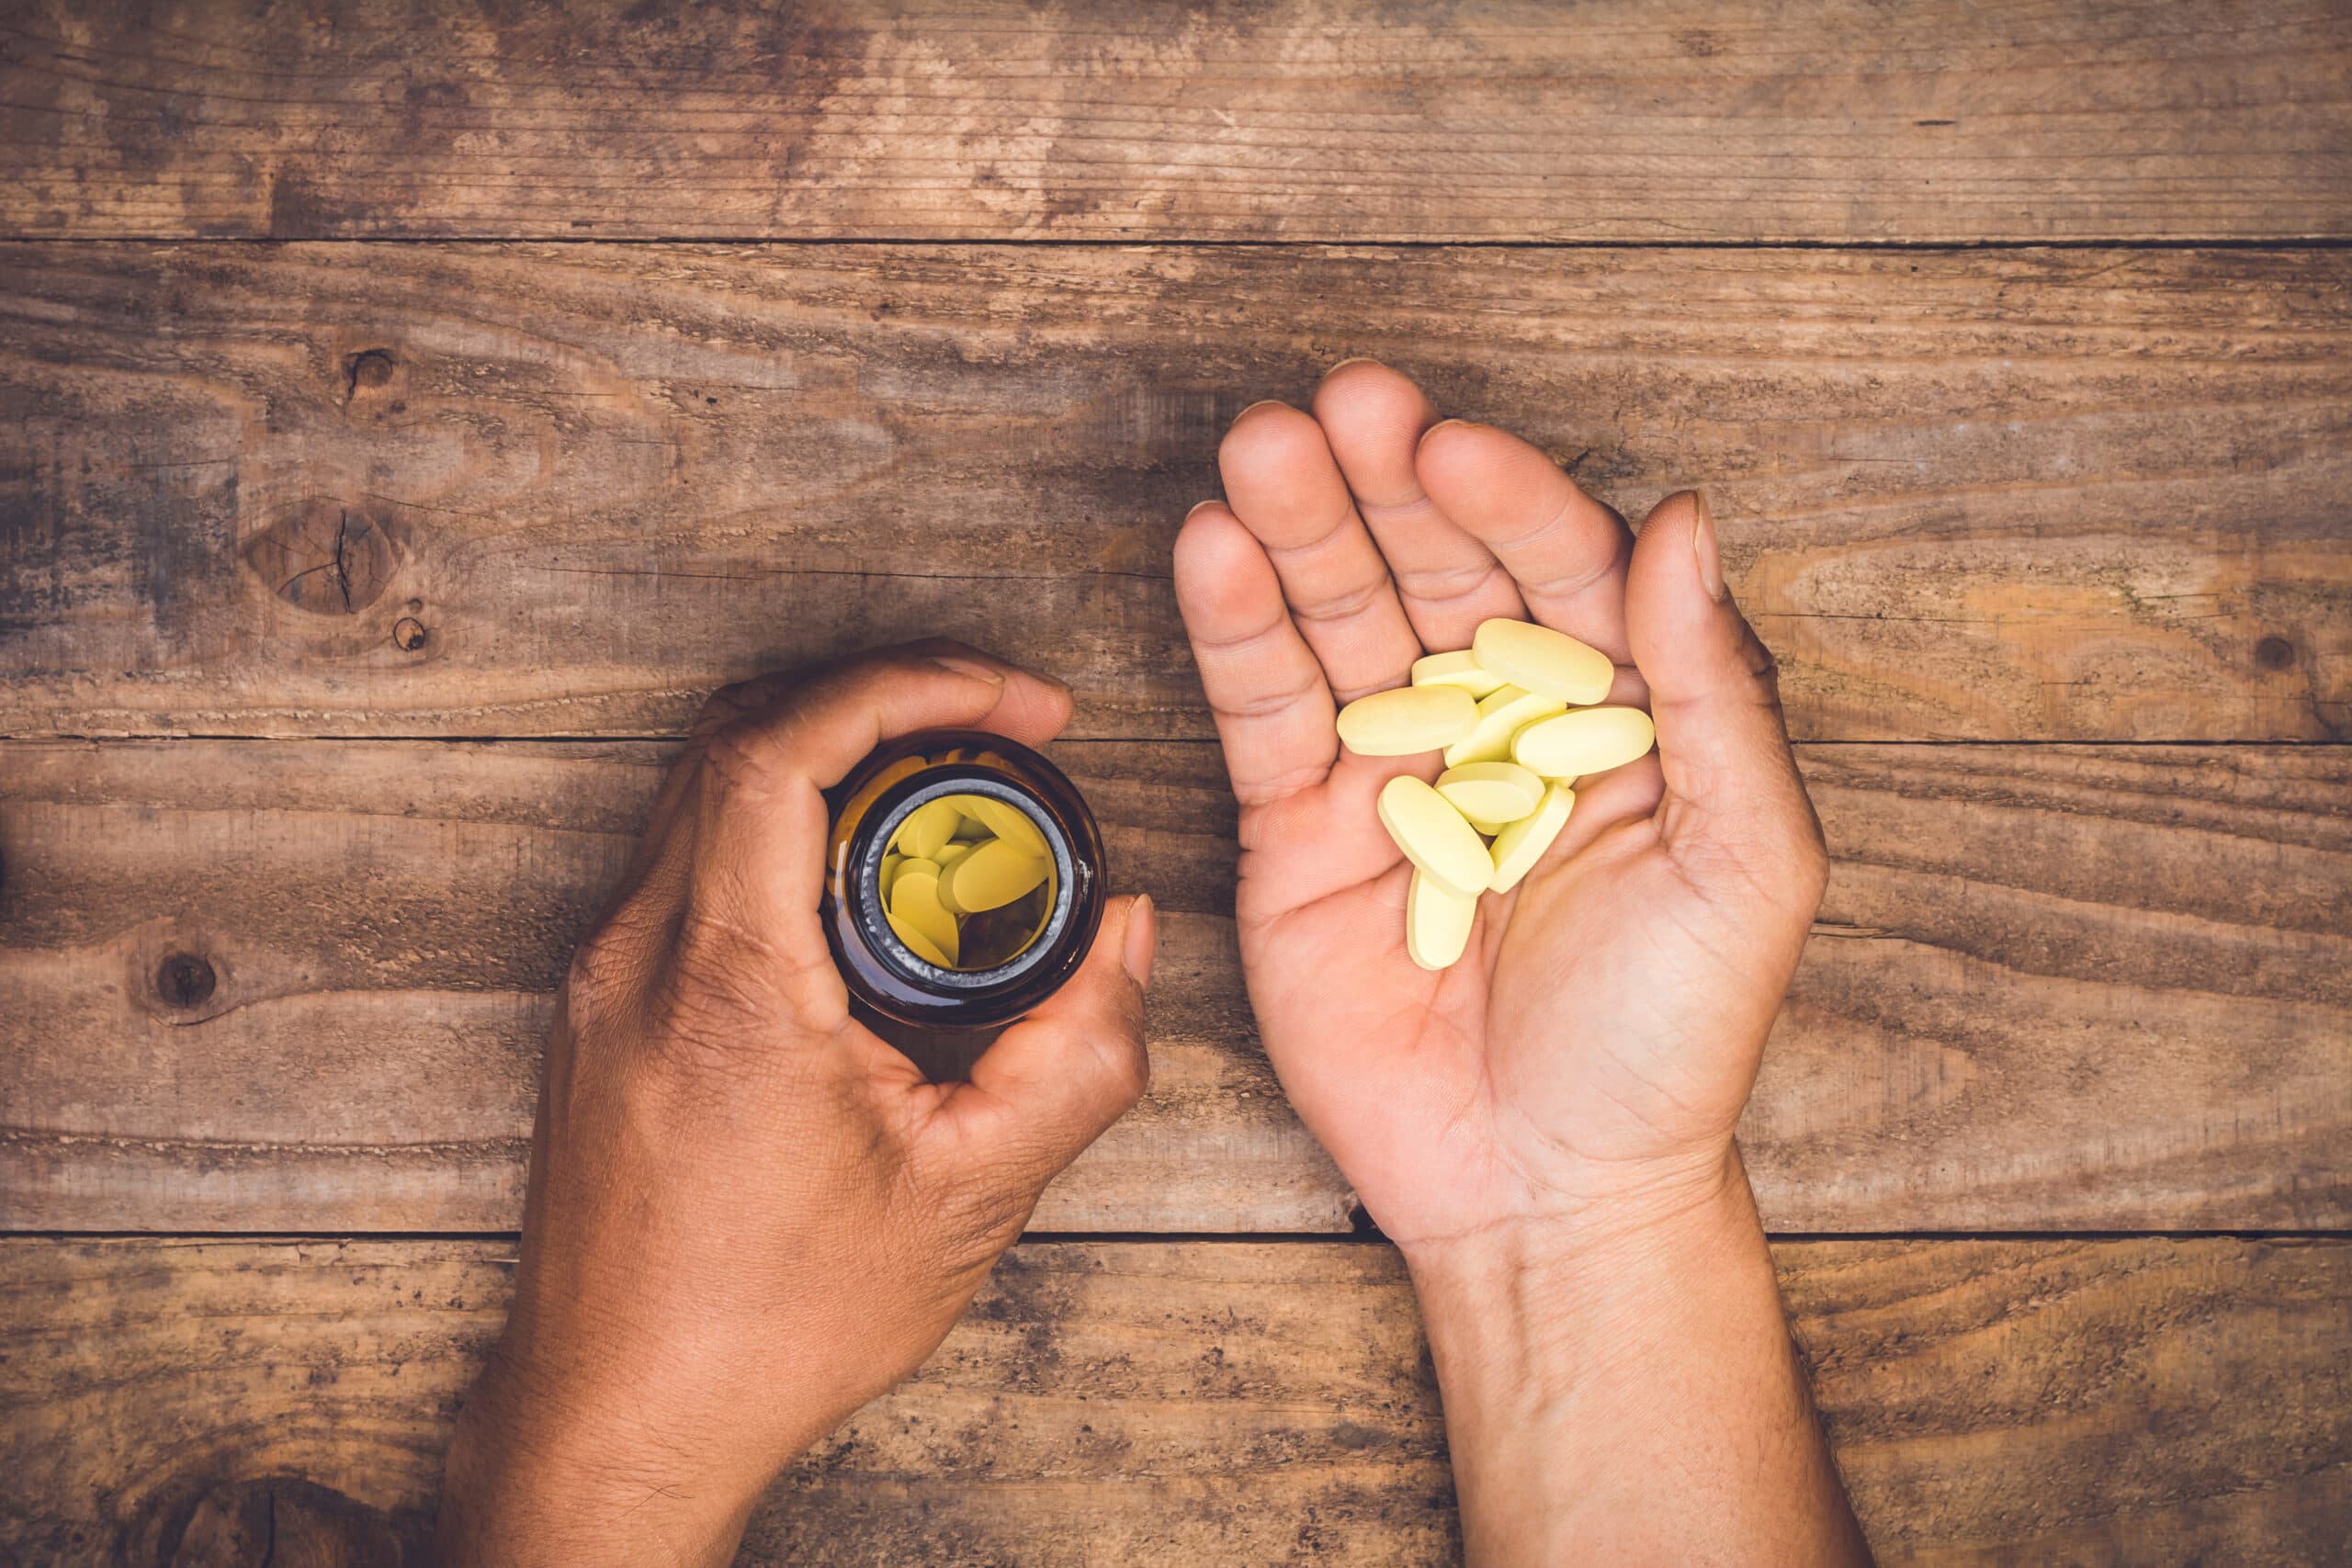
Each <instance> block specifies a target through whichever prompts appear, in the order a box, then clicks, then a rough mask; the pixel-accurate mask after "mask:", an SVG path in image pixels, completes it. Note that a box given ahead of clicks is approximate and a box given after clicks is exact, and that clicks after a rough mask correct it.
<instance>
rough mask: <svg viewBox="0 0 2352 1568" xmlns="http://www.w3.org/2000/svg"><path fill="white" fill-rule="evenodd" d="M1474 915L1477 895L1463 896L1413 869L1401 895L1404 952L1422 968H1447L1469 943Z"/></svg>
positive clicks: (1428, 875) (1425, 873)
mask: <svg viewBox="0 0 2352 1568" xmlns="http://www.w3.org/2000/svg"><path fill="white" fill-rule="evenodd" d="M1477 918H1478V898H1477V895H1476V894H1471V895H1469V896H1467V897H1464V895H1462V894H1459V893H1456V892H1455V891H1454V890H1453V888H1451V887H1448V886H1445V885H1444V884H1443V883H1442V882H1439V881H1438V880H1437V879H1435V878H1434V877H1432V876H1430V874H1429V873H1427V872H1425V871H1419V870H1416V871H1415V872H1414V873H1413V886H1412V887H1411V888H1410V889H1409V890H1408V891H1407V893H1406V895H1405V951H1406V953H1408V954H1410V955H1411V957H1412V960H1413V962H1414V963H1416V964H1419V965H1420V966H1421V967H1422V968H1424V969H1445V968H1449V967H1451V966H1452V965H1453V963H1454V962H1455V961H1456V960H1458V959H1459V958H1460V957H1461V956H1462V953H1463V951H1464V949H1465V948H1467V947H1468V946H1469V945H1470V927H1471V926H1472V924H1473V923H1475V922H1476V919H1477Z"/></svg>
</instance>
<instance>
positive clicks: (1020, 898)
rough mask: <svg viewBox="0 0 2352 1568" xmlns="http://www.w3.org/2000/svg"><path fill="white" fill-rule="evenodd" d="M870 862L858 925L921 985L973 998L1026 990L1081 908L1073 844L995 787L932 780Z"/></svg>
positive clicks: (887, 827) (1047, 819)
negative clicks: (1015, 984)
mask: <svg viewBox="0 0 2352 1568" xmlns="http://www.w3.org/2000/svg"><path fill="white" fill-rule="evenodd" d="M942 772H951V771H950V770H942ZM864 851H865V852H864V854H863V855H862V856H861V857H860V861H861V863H860V865H859V867H858V873H857V876H856V879H855V882H856V886H857V887H858V890H859V898H858V903H859V906H860V908H859V911H858V913H859V923H860V925H861V926H863V927H864V928H865V935H866V938H867V940H868V942H870V943H871V944H872V945H873V948H874V950H875V951H876V953H878V954H879V955H880V956H881V957H882V958H883V959H884V960H885V962H887V963H888V964H890V965H891V966H892V967H893V968H896V969H898V970H899V972H900V973H901V974H902V975H903V976H905V977H906V978H908V979H909V980H911V981H914V982H916V983H918V984H923V985H930V986H938V987H947V988H949V989H951V990H956V991H964V990H971V989H978V988H994V987H999V986H1001V985H1004V984H1006V983H1008V982H1010V981H1013V980H1017V979H1018V978H1019V977H1020V976H1023V974H1025V973H1026V972H1027V971H1028V970H1029V969H1030V968H1031V967H1033V966H1034V965H1035V964H1036V963H1037V962H1039V961H1040V960H1041V959H1043V958H1044V957H1045V956H1046V953H1047V950H1048V949H1049V948H1050V947H1051V946H1052V945H1053V938H1054V936H1055V934H1056V933H1057V932H1058V931H1060V930H1061V929H1062V928H1063V927H1064V926H1066V925H1067V924H1068V923H1069V919H1070V914H1071V910H1072V908H1073V906H1074V903H1075V899H1074V897H1073V884H1074V882H1075V880H1076V879H1075V877H1074V876H1073V861H1072V851H1071V846H1070V844H1069V840H1068V838H1067V837H1066V835H1065V834H1064V833H1063V831H1062V829H1061V828H1060V827H1059V825H1058V824H1057V822H1056V821H1055V820H1054V818H1053V816H1052V814H1051V813H1049V812H1046V811H1044V810H1042V809H1041V808H1040V807H1038V806H1037V805H1036V804H1035V802H1033V801H1031V800H1029V799H1027V798H1026V797H1025V796H1024V795H1023V793H1022V792H1021V791H1020V790H1019V789H1017V788H1014V787H1013V786H1012V785H1010V784H1006V783H1004V782H1003V781H1001V779H998V778H993V777H989V776H985V775H976V776H965V777H955V776H952V773H951V776H947V777H941V776H939V775H938V773H933V774H931V775H929V776H926V777H924V778H923V779H922V782H921V784H919V785H918V786H917V787H915V788H914V789H912V790H910V791H909V792H908V794H907V795H905V796H904V797H903V798H901V799H899V800H898V801H896V802H894V803H892V804H891V805H890V806H889V807H888V810H887V811H885V812H884V813H883V815H882V817H881V818H880V821H879V823H878V825H877V826H876V829H875V831H874V832H873V833H871V834H870V835H868V836H866V838H865V846H864Z"/></svg>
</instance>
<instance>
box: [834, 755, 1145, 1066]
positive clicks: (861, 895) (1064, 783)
mask: <svg viewBox="0 0 2352 1568" xmlns="http://www.w3.org/2000/svg"><path fill="white" fill-rule="evenodd" d="M828 798H829V800H830V801H831V804H832V807H833V820H832V828H831V834H830V838H829V841H828V844H827V857H826V858H827V868H826V883H825V897H824V903H823V908H822V910H821V916H822V919H823V921H824V925H825V934H826V939H827V941H828V942H830V943H831V947H832V950H833V958H834V963H835V964H836V965H837V966H838V967H839V969H840V970H841V974H842V980H843V982H844V983H845V984H846V985H847V986H848V987H849V992H850V1001H851V1006H852V1010H853V1011H854V1012H855V1013H856V1014H857V1015H858V1017H859V1019H860V1021H863V1022H865V1024H866V1025H867V1026H868V1027H869V1028H872V1029H874V1030H875V1032H876V1033H879V1034H880V1035H882V1037H883V1038H884V1039H886V1040H888V1041H889V1042H890V1043H892V1044H895V1045H897V1046H899V1048H900V1049H901V1050H903V1051H905V1052H906V1053H907V1054H908V1055H910V1056H913V1057H914V1058H915V1059H916V1060H917V1061H918V1062H921V1063H922V1065H923V1066H924V1068H925V1070H926V1071H927V1072H931V1073H932V1075H933V1077H955V1076H959V1075H958V1074H957V1073H956V1071H954V1070H953V1063H950V1065H949V1066H950V1070H946V1071H940V1070H937V1067H938V1064H939V1061H940V1060H941V1052H940V1050H939V1049H938V1046H939V1043H940V1041H941V1040H942V1039H944V1038H946V1037H948V1036H956V1037H958V1038H962V1039H964V1040H966V1041H967V1043H969V1044H970V1045H971V1047H972V1049H970V1050H968V1051H967V1052H965V1053H964V1055H965V1057H966V1058H968V1057H969V1056H971V1055H977V1052H978V1048H981V1047H984V1044H985V1039H984V1038H975V1037H974V1036H975V1032H980V1034H981V1035H983V1036H984V1035H985V1034H986V1033H988V1032H993V1031H995V1030H998V1029H1001V1027H1002V1026H1004V1025H1005V1024H1008V1023H1010V1022H1012V1021H1014V1020H1015V1019H1018V1018H1020V1017H1021V1016H1022V1015H1023V1014H1024V1013H1026V1012H1028V1011H1030V1010H1033V1009H1035V1007H1036V1006H1037V1005H1038V1004H1039V1003H1041V1002H1043V1001H1044V1000H1045V999H1046V998H1048V997H1050V996H1052V995H1053V994H1054V993H1055V992H1056V991H1057V990H1059V989H1060V988H1061V987H1062V985H1063V984H1064V983H1065V982H1067V981H1068V980H1069V977H1070V976H1072V975H1074V974H1076V973H1077V972H1078V969H1079V966H1080V964H1082V963H1084V961H1085V958H1086V954H1087V953H1088V951H1089V949H1091V946H1092V945H1093V942H1094V936H1095V932H1096V931H1097V930H1098V929H1099V928H1100V926H1101V924H1102V919H1103V897H1104V891H1105V883H1104V880H1103V840H1102V835H1101V832H1100V830H1099V829H1098V828H1097V827H1096V824H1095V821H1094V817H1093V814H1092V813H1091V811H1089V810H1088V809H1087V807H1086V803H1085V801H1084V799H1083V798H1082V797H1081V796H1080V795H1079V793H1078V790H1077V788H1076V787H1075V786H1074V785H1072V784H1071V783H1070V782H1069V779H1068V778H1067V777H1065V776H1064V775H1063V773H1061V771H1060V770H1059V769H1058V768H1056V767H1055V766H1054V765H1053V764H1052V763H1051V762H1049V761H1046V759H1045V758H1043V757H1041V756H1039V755H1038V754H1037V753H1036V752H1035V751H1032V750H1029V749H1028V748H1027V747H1025V746H1023V745H1020V744H1019V743H1018V742H1015V741H1012V740H1008V739H1005V738H1004V737H1002V736H1000V735H989V734H986V733H983V732H980V731H977V730H928V731H924V732H922V733H921V734H917V735H910V736H906V737H903V738H901V739H897V740H894V741H890V742H888V743H886V744H885V745H884V746H883V747H881V748H880V749H879V750H876V751H875V752H874V754H873V755H872V756H870V757H868V758H867V759H866V760H865V762H863V763H861V764H860V765H859V767H858V768H857V770H856V771H855V772H854V773H852V774H851V775H850V777H849V778H848V779H846V780H844V781H843V782H842V784H841V785H840V786H839V787H838V788H837V789H835V790H832V791H830V792H828ZM948 1055H950V1056H953V1055H955V1054H954V1053H952V1052H951V1053H948ZM964 1065H966V1066H968V1060H966V1061H965V1063H964Z"/></svg>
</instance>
